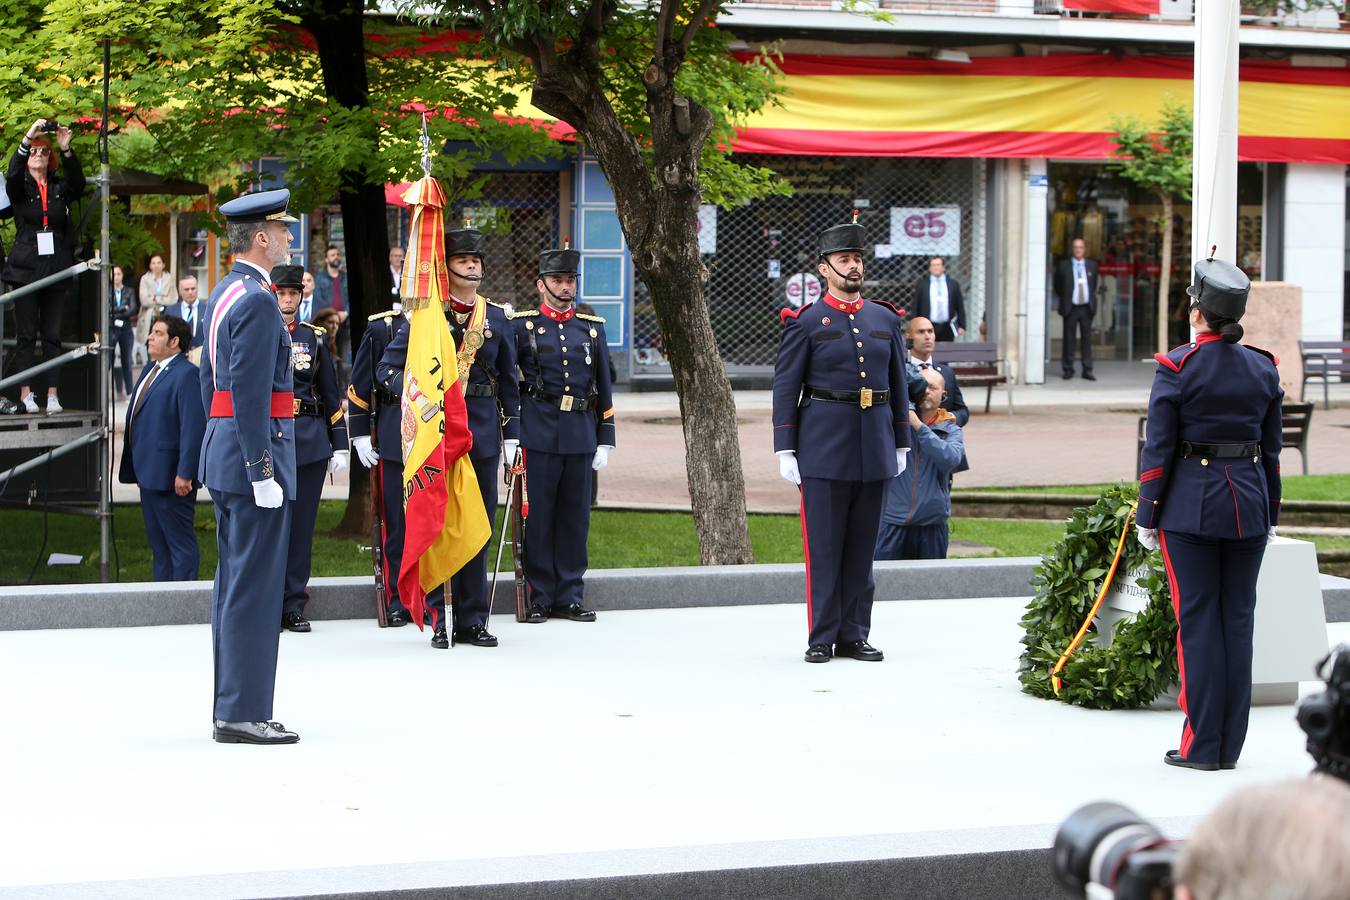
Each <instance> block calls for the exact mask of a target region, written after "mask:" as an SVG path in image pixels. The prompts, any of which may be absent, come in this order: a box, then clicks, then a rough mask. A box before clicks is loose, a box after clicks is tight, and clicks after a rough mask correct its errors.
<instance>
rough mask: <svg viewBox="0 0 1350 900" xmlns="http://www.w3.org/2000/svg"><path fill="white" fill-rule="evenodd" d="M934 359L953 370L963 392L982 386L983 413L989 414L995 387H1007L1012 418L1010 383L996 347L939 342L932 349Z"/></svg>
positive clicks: (1003, 360)
mask: <svg viewBox="0 0 1350 900" xmlns="http://www.w3.org/2000/svg"><path fill="white" fill-rule="evenodd" d="M933 359H934V360H936V361H937V362H940V363H943V364H944V365H948V366H951V367H952V371H953V372H955V373H956V380H957V381H958V382H960V384H961V389H962V390H963V391H965V390H967V389H969V388H971V387H979V386H981V385H983V386H984V387H985V394H984V411H985V412H989V404H990V402H991V401H992V399H993V396H994V385H996V384H1006V385H1007V386H1008V415H1012V413H1013V389H1012V381H1011V380H1010V379H1009V378H1008V375H1007V373H1006V369H1007V360H1005V359H1002V358H1001V357H999V355H998V345H997V344H993V343H966V342H965V341H955V342H953V341H940V342H939V343H938V344H937V345H936V346H935V347H934V348H933Z"/></svg>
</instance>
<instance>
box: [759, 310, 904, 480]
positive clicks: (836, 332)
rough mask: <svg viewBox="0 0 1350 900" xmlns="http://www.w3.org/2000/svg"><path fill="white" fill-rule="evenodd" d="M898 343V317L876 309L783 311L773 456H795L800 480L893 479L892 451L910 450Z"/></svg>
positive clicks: (775, 378) (776, 371)
mask: <svg viewBox="0 0 1350 900" xmlns="http://www.w3.org/2000/svg"><path fill="white" fill-rule="evenodd" d="M809 388H823V389H826V390H833V391H860V390H861V389H863V388H871V389H872V390H873V391H883V390H886V391H890V396H889V398H888V399H887V401H886V402H884V403H883V402H879V401H874V402H873V404H872V406H870V407H869V408H867V409H863V408H862V406H861V404H860V403H845V402H838V401H832V400H820V399H812V398H811V397H810V395H809ZM909 432H910V429H909V400H908V398H907V396H906V394H905V342H904V338H903V336H902V335H901V333H900V317H899V316H898V315H897V314H896V312H895V310H894V309H893V308H892V307H890V306H888V305H885V304H882V303H874V302H872V301H870V300H859V301H856V302H855V303H850V302H848V301H843V300H839V299H838V298H836V297H835V296H834V295H833V294H829V293H827V294H826V295H825V297H824V298H823V299H821V301H820V302H818V303H812V304H811V305H809V306H806V307H804V308H802V309H801V310H799V311H795V312H794V311H788V310H784V311H783V336H782V339H781V342H780V343H779V345H778V361H777V363H776V364H775V365H774V370H773V449H774V452H778V451H780V450H795V451H796V452H797V467H798V469H799V470H800V472H801V474H802V477H803V478H826V479H831V480H836V481H882V480H884V479H887V478H894V477H895V474H896V471H897V468H896V464H895V451H896V450H897V449H898V448H901V447H908V446H909Z"/></svg>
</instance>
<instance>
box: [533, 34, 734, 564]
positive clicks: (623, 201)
mask: <svg viewBox="0 0 1350 900" xmlns="http://www.w3.org/2000/svg"><path fill="white" fill-rule="evenodd" d="M587 52H588V51H587V48H585V47H578V48H577V50H576V51H575V53H576V54H577V55H576V56H574V57H573V56H570V55H569V58H566V59H562V60H556V59H551V60H549V61H548V62H547V63H540V62H539V61H538V60H536V71H537V72H538V73H539V79H538V81H537V83H536V85H535V89H534V92H533V96H532V102H533V103H534V105H535V106H536V107H537V108H539V109H542V110H544V111H545V112H548V113H550V114H551V115H554V116H556V117H557V118H559V119H561V120H563V121H565V122H567V123H568V124H569V125H571V126H572V127H573V128H575V129H576V131H577V133H578V136H579V137H580V138H581V139H582V141H583V142H584V144H585V146H586V148H587V149H588V150H590V151H591V152H592V153H594V154H595V156H596V159H597V160H598V161H599V163H600V168H601V170H602V171H604V173H605V177H606V178H607V179H608V181H609V184H610V187H611V189H612V190H613V191H614V201H615V208H616V212H617V214H618V217H619V224H620V226H621V227H622V228H623V233H624V237H625V238H626V239H627V241H628V246H629V249H630V250H631V252H632V255H633V265H634V267H635V268H636V269H637V273H638V277H640V278H641V279H642V280H643V282H644V283H645V284H646V285H647V287H648V289H649V290H650V291H651V296H652V306H653V308H654V309H655V310H656V318H657V324H658V325H659V327H660V329H661V341H662V350H663V352H664V353H665V354H666V356H667V358H668V359H669V360H670V369H671V374H672V375H673V376H674V378H675V390H676V393H677V394H678V395H679V398H680V413H681V418H682V424H683V427H684V447H685V470H686V474H687V476H688V480H689V498H690V501H691V504H692V507H693V513H694V526H695V529H696V530H697V531H698V544H699V559H700V560H701V561H702V563H703V564H704V565H739V564H745V563H750V562H753V561H754V554H753V551H752V550H751V547H750V535H749V532H748V530H747V527H746V519H745V473H744V472H743V471H742V469H741V448H740V440H739V437H738V435H737V433H736V403H735V400H734V398H733V396H732V392H731V382H730V381H729V380H728V378H727V373H726V367H725V366H724V365H723V363H722V357H721V354H720V353H719V352H718V349H717V341H716V340H715V338H714V337H713V331H712V320H711V319H710V318H709V315H708V304H707V301H706V298H705V294H704V286H705V282H706V278H707V274H706V270H705V269H704V266H703V262H702V260H701V259H700V258H699V253H698V203H699V193H698V158H699V154H700V152H701V150H702V148H703V145H704V143H705V142H706V141H707V139H708V135H709V134H710V133H711V131H712V116H711V115H710V114H709V113H708V111H707V110H706V109H703V108H702V107H700V106H698V104H696V103H693V102H692V101H688V100H686V99H685V98H682V97H678V96H677V95H676V93H675V91H674V87H673V82H674V77H673V74H668V75H661V74H658V75H656V76H654V77H652V78H651V79H650V80H648V82H647V97H648V99H647V111H648V113H649V115H650V116H651V120H652V152H653V156H652V164H651V169H649V168H648V164H647V161H646V159H645V158H644V156H643V153H642V148H641V147H640V146H639V145H638V142H637V141H636V140H635V139H634V138H633V136H632V135H631V134H630V133H629V132H628V131H627V130H626V129H625V128H624V127H623V125H622V124H621V123H620V122H619V119H618V117H617V115H615V112H614V109H613V107H612V106H611V105H610V103H609V100H608V99H607V98H606V97H605V93H604V91H602V90H601V89H600V87H599V78H598V77H597V76H598V69H597V68H596V66H597V63H596V61H595V60H594V58H591V59H590V60H589V62H588V61H587ZM588 66H589V69H588ZM652 71H653V69H649V73H650V72H652ZM672 72H673V70H672ZM677 107H678V110H677ZM677 112H678V115H677ZM583 289H584V287H583Z"/></svg>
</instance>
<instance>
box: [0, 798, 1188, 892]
mask: <svg viewBox="0 0 1350 900" xmlns="http://www.w3.org/2000/svg"><path fill="white" fill-rule="evenodd" d="M1195 822H1196V820H1195V819H1193V818H1168V819H1159V820H1156V822H1155V824H1157V825H1158V827H1160V828H1162V829H1163V831H1164V832H1165V833H1167V834H1171V835H1174V836H1177V837H1184V836H1186V835H1188V834H1189V833H1190V831H1191V830H1192V829H1193V827H1194V825H1195ZM1057 827H1058V826H1057V825H1056V824H1038V825H1018V826H1003V827H994V828H972V829H963V830H953V831H931V832H920V833H910V834H875V835H853V836H847V837H830V838H818V839H804V840H787V841H760V842H747V843H738V844H706V845H700V846H691V847H660V848H653V849H633V850H608V851H596V852H583V853H573V854H565V855H564V854H559V855H540V856H531V857H517V858H499V859H473V860H445V861H439V862H437V861H431V862H423V863H406V864H399V865H365V866H348V867H336V868H326V869H296V870H290V871H272V872H248V873H244V872H241V873H231V874H216V875H196V876H184V877H175V878H154V879H135V880H128V881H107V882H85V883H81V884H51V885H41V886H32V887H23V888H8V889H6V888H0V900H8V898H10V897H16V898H17V897H20V896H22V897H23V898H24V900H47V898H53V900H54V898H64V897H71V896H94V897H99V898H101V900H158V898H170V897H171V898H175V900H179V898H227V897H228V898H234V900H281V898H300V897H308V898H315V897H332V898H339V897H340V898H343V900H384V898H391V900H392V898H398V900H433V898H437V900H440V898H455V900H459V898H464V900H564V898H574V897H585V898H587V900H611V898H612V900H666V898H672V900H674V898H679V900H684V898H689V897H698V898H700V900H705V898H706V900H761V898H762V900H768V898H822V897H868V898H874V897H875V898H881V900H889V898H895V900H909V898H924V900H1056V898H1066V897H1068V896H1069V894H1067V893H1065V892H1064V891H1063V890H1062V889H1061V888H1060V887H1059V886H1058V884H1056V883H1055V880H1054V875H1053V868H1052V864H1051V851H1050V849H1049V848H1050V846H1051V843H1052V842H1053V840H1054V833H1055V830H1056V828H1057Z"/></svg>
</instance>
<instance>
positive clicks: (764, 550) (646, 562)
mask: <svg viewBox="0 0 1350 900" xmlns="http://www.w3.org/2000/svg"><path fill="white" fill-rule="evenodd" d="M344 506H345V503H344V502H343V501H325V502H324V503H323V504H322V506H321V507H320V509H319V524H318V528H317V532H316V536H315V541H314V574H315V575H316V576H318V575H368V574H370V551H369V549H368V547H369V541H368V540H361V541H353V540H346V539H338V538H334V537H331V536H330V535H329V532H331V531H332V529H333V527H334V526H336V524H337V522H338V520H339V519H340V518H341V517H342V510H343V508H344ZM115 522H116V543H117V548H118V554H119V556H120V565H121V579H120V580H122V581H149V580H150V549H149V545H148V544H147V543H146V539H145V526H144V524H143V523H142V521H141V511H140V508H139V507H136V506H129V505H119V506H117V507H116V514H115ZM0 533H3V534H4V535H5V540H4V541H3V542H2V543H0V583H2V584H22V583H27V582H28V581H29V577H30V576H29V573H30V572H32V581H33V582H35V583H39V584H57V583H83V582H94V581H97V580H98V559H97V554H98V528H97V523H96V522H95V520H94V519H92V518H87V517H83V516H65V515H55V514H53V515H51V516H50V517H49V518H48V520H47V524H46V541H45V544H46V545H45V547H43V543H44V541H43V534H44V525H43V516H42V513H41V512H34V511H29V510H0ZM1063 533H1064V529H1063V526H1062V525H1061V524H1060V523H1058V522H1044V521H1037V520H1027V521H1013V520H1007V519H953V520H952V530H951V536H952V540H953V541H967V542H971V543H975V544H980V545H983V546H986V547H990V548H992V549H993V552H992V553H985V554H983V555H986V556H989V555H992V556H1040V555H1041V554H1042V553H1044V552H1045V551H1046V550H1048V549H1049V548H1050V546H1051V545H1052V544H1054V542H1055V541H1056V540H1058V539H1059V538H1060V536H1061V535H1062V534H1063ZM750 540H751V543H752V544H753V545H754V550H755V560H756V562H762V563H800V562H801V561H802V534H801V524H800V522H799V521H798V518H797V517H796V516H792V515H754V516H750ZM1315 540H1316V543H1317V545H1318V548H1319V549H1324V550H1329V549H1337V550H1350V538H1344V537H1330V538H1322V537H1319V538H1316V539H1315ZM197 543H198V546H200V547H201V554H202V567H201V577H203V578H210V577H211V575H212V573H213V572H214V571H215V566H216V542H215V521H214V519H213V517H212V513H211V507H210V505H209V504H199V505H198V507H197ZM40 547H43V549H42V557H41V562H40V564H39V565H38V566H37V568H36V570H34V568H33V561H34V559H35V558H36V557H37V554H38V550H39V548H40ZM492 547H493V553H494V554H495V552H496V547H497V538H496V534H495V533H494V535H493V540H492ZM52 553H71V554H77V555H80V556H83V557H84V561H83V562H82V563H81V564H80V565H78V566H48V565H47V564H46V561H47V557H48V556H49V555H50V554H52ZM507 553H508V555H509V553H510V551H509V550H508V551H507ZM590 553H591V567H592V568H595V569H609V568H628V567H647V566H696V565H698V540H697V537H696V536H695V533H694V521H693V518H692V517H691V516H689V515H688V514H685V513H669V512H636V511H627V510H599V511H596V512H594V513H592V515H591V536H590ZM503 566H505V567H508V568H509V563H508V562H507V561H505V560H504V561H503Z"/></svg>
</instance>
